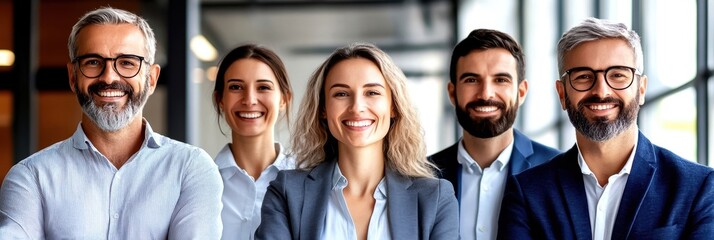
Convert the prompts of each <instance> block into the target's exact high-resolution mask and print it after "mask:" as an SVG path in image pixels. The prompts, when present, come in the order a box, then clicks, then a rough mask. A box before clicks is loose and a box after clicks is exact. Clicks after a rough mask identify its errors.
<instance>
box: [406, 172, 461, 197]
mask: <svg viewBox="0 0 714 240" xmlns="http://www.w3.org/2000/svg"><path fill="white" fill-rule="evenodd" d="M411 180H412V185H411V186H410V187H409V190H412V191H416V192H418V193H419V194H420V195H427V196H429V195H432V194H439V195H443V194H451V195H454V187H453V185H451V182H449V181H448V180H446V179H436V178H426V177H413V178H411ZM434 196H436V195H434Z"/></svg>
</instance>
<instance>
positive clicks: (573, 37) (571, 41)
mask: <svg viewBox="0 0 714 240" xmlns="http://www.w3.org/2000/svg"><path fill="white" fill-rule="evenodd" d="M606 38H619V39H622V40H625V41H626V42H627V43H628V44H629V45H630V48H632V51H633V53H634V54H635V64H637V66H636V67H637V69H638V70H639V71H640V72H641V73H642V72H644V70H645V69H644V57H643V55H642V45H641V44H640V36H639V35H637V33H636V32H635V31H632V30H629V29H627V26H625V24H623V23H615V22H610V21H607V20H602V19H597V18H588V19H585V21H583V22H582V23H581V24H580V25H578V26H575V27H573V28H571V29H570V30H568V31H567V32H565V33H563V36H562V37H561V38H560V41H558V73H559V74H558V76H560V75H561V74H563V73H565V70H566V69H563V67H564V61H565V54H566V52H568V51H570V50H573V48H575V47H577V46H578V45H580V44H582V43H585V42H589V41H594V40H600V39H606Z"/></svg>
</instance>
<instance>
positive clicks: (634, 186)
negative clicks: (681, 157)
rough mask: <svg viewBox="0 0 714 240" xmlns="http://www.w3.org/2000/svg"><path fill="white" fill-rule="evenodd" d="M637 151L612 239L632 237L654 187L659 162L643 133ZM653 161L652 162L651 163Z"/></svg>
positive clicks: (639, 137) (618, 211) (639, 138)
mask: <svg viewBox="0 0 714 240" xmlns="http://www.w3.org/2000/svg"><path fill="white" fill-rule="evenodd" d="M637 142H638V143H637V150H636V151H635V158H634V159H633V162H632V169H631V170H630V175H629V176H628V177H627V184H626V185H625V191H624V193H623V194H622V200H620V207H619V208H618V210H617V218H615V225H614V226H613V229H612V239H626V238H628V237H629V235H630V231H631V230H632V226H633V225H634V222H635V218H636V217H637V213H638V211H639V210H640V206H642V203H643V202H644V199H645V196H647V191H648V190H649V188H650V186H651V185H652V181H653V180H654V175H655V172H656V170H657V168H656V167H654V165H655V164H656V162H657V159H656V156H655V154H654V149H653V146H652V143H650V141H649V140H647V138H645V136H644V135H642V133H640V134H639V136H638V140H637ZM650 161H651V162H650Z"/></svg>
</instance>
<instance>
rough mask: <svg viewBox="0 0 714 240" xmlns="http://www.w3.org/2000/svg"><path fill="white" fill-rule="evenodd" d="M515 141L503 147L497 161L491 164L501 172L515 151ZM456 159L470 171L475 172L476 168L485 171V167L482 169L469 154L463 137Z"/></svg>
mask: <svg viewBox="0 0 714 240" xmlns="http://www.w3.org/2000/svg"><path fill="white" fill-rule="evenodd" d="M513 143H514V141H513V140H511V143H509V144H508V146H506V148H505V149H503V151H502V152H501V154H498V157H496V161H494V162H493V163H492V164H491V166H492V167H496V169H497V170H498V171H499V172H500V171H503V169H505V168H506V165H507V164H508V162H509V161H510V160H511V153H513ZM456 159H457V160H458V161H459V163H460V164H461V165H462V166H464V169H466V171H467V172H469V173H474V171H475V170H474V169H476V170H478V171H479V172H483V169H481V167H480V166H479V165H478V164H476V161H475V160H474V159H473V158H471V155H469V153H468V152H467V151H466V148H465V147H464V139H463V138H461V140H459V149H458V154H457V157H456Z"/></svg>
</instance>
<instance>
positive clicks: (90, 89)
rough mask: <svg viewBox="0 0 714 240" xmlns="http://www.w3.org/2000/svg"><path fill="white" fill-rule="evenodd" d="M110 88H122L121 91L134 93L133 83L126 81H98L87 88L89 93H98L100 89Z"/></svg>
mask: <svg viewBox="0 0 714 240" xmlns="http://www.w3.org/2000/svg"><path fill="white" fill-rule="evenodd" d="M108 89H112V90H120V91H124V92H127V93H129V94H132V93H134V88H133V87H131V85H129V84H126V83H122V82H119V81H114V82H112V83H110V84H107V83H105V82H96V83H93V84H92V85H89V87H88V88H87V92H88V93H89V94H98V93H99V91H102V90H108Z"/></svg>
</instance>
